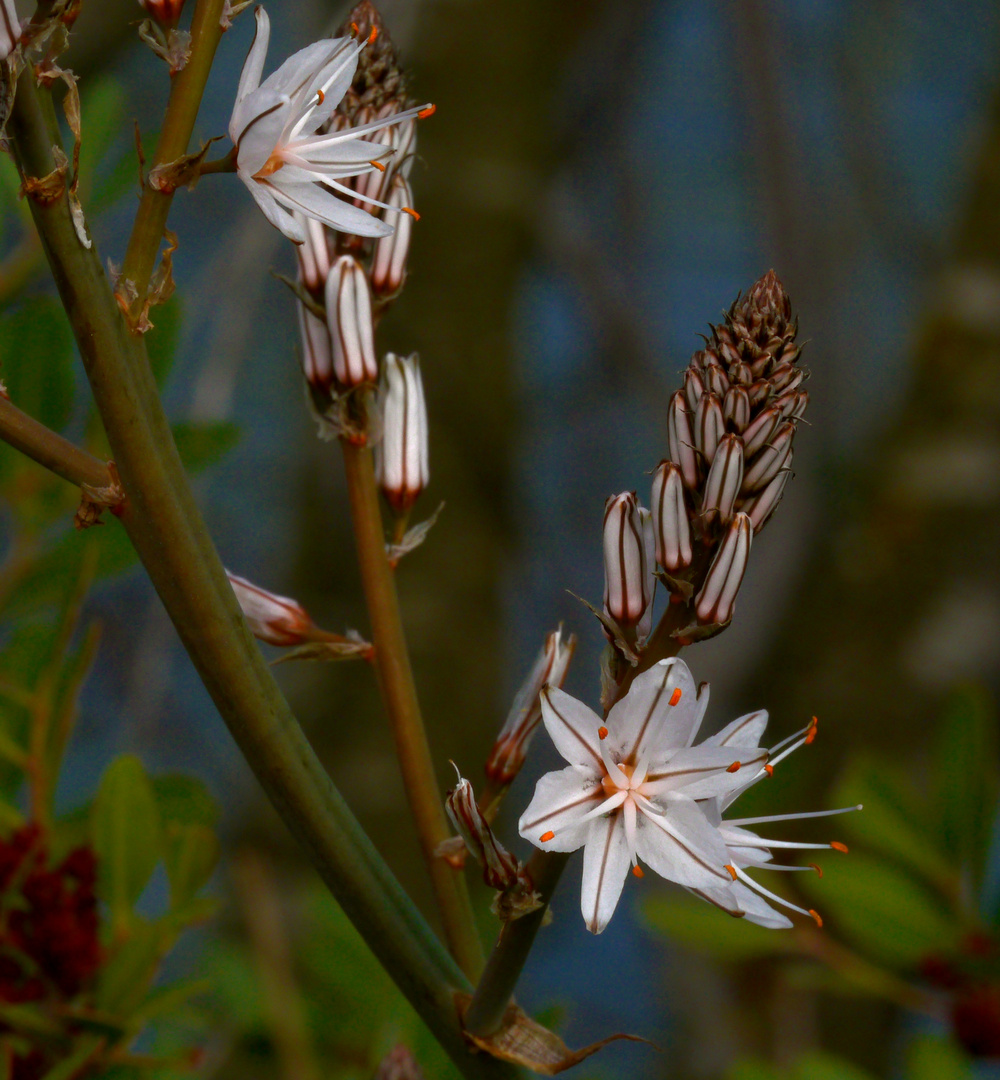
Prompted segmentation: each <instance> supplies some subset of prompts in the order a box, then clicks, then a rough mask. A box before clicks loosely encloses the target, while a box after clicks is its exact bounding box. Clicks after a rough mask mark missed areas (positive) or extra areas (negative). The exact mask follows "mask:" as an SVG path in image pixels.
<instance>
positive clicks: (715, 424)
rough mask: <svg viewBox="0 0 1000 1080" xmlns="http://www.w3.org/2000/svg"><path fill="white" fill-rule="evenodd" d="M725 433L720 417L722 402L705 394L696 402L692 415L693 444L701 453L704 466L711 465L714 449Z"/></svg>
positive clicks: (723, 422) (712, 395) (723, 418)
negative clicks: (696, 406) (696, 405)
mask: <svg viewBox="0 0 1000 1080" xmlns="http://www.w3.org/2000/svg"><path fill="white" fill-rule="evenodd" d="M725 433H726V420H725V417H724V416H723V415H722V402H721V401H720V400H719V398H718V397H717V396H716V395H715V394H706V395H705V396H704V397H703V398H702V399H701V401H699V402H698V408H697V411H696V412H695V414H694V442H695V446H697V447H698V449H699V450H700V451H701V453H702V456H703V457H704V459H705V464H706V465H711V464H712V458H714V457H715V448H716V447H717V446H718V445H719V440H720V439H721V438H722V436H723V435H725Z"/></svg>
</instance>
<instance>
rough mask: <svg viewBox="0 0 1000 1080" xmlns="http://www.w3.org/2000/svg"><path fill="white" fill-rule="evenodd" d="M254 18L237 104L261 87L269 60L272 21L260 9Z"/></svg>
mask: <svg viewBox="0 0 1000 1080" xmlns="http://www.w3.org/2000/svg"><path fill="white" fill-rule="evenodd" d="M254 17H255V18H256V20H257V26H256V29H255V30H254V35H253V42H252V43H251V45H250V51H249V52H248V53H247V58H246V60H244V61H243V71H242V73H241V74H240V85H239V87H238V89H237V91H236V101H237V103H238V102H240V101H242V100H243V99H244V98H245V97H246V96H247V95H248V94H252V93H253V92H254V90H256V89H257V87H258V86H260V77H261V75H262V74H263V73H264V60H265V59H266V58H267V43H268V41H270V38H271V20H270V19H269V18H268V17H267V12H266V11H265V10H264V9H263V8H262V7H259V8H257V10H256V11H255V12H254ZM234 141H235V140H234Z"/></svg>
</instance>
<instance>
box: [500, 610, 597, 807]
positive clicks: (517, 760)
mask: <svg viewBox="0 0 1000 1080" xmlns="http://www.w3.org/2000/svg"><path fill="white" fill-rule="evenodd" d="M575 650H576V635H575V634H570V636H569V637H568V638H565V639H564V638H563V632H562V627H561V626H560V627H559V629H558V630H555V631H553V633H551V634H549V635H548V637H546V639H545V645H544V647H543V648H542V651H541V652H540V653H539V655H538V659H537V660H536V661H535V664H534V667H532V669H531V671H530V673H529V674H528V677H527V679H525V680H524V682H523V683H522V684H521V688H520V689H519V690H518V692H517V694H516V695H515V696H514V701H513V703H512V704H511V707H510V712H509V713H508V714H507V719H506V720H505V721H504V724H503V727H502V728H501V729H500V734H499V735H498V736H497V740H496V742H495V743H494V744H493V749H492V751H491V752H490V756H489V760H488V761H487V762H486V775H487V777H488V778H489V779H490V780H491V781H492V782H493V784H495V785H496V786H497V787H498V788H502V787H506V786H507V785H508V784H509V783H510V782H511V781H512V780H513V779H514V777H515V776H517V774H518V772H519V771H520V769H521V766H522V765H523V764H524V759H525V756H526V754H527V752H528V745H529V743H530V742H531V740H532V737H533V736H534V734H535V732H536V731H537V730H538V726H539V724H540V723H541V720H542V702H541V698H540V697H539V695H540V694H541V692H542V687H543V686H555V687H557V688H558V687H561V686H562V684H563V682H564V681H565V679H566V673H567V671H568V670H569V663H570V661H571V660H572V659H573V653H574V651H575Z"/></svg>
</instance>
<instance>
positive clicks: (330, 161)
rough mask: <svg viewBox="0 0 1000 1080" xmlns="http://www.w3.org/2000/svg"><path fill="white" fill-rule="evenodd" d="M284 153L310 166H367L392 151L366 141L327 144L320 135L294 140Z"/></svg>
mask: <svg viewBox="0 0 1000 1080" xmlns="http://www.w3.org/2000/svg"><path fill="white" fill-rule="evenodd" d="M286 152H287V153H288V155H289V156H290V157H291V158H292V159H293V160H294V159H295V158H300V159H301V160H302V161H307V162H309V163H310V164H326V165H336V164H341V165H350V164H352V163H353V164H356V165H367V164H369V162H371V161H372V159H375V160H376V161H380V160H382V159H383V158H388V157H391V156H392V150H391V149H390V148H389V147H387V146H383V145H382V144H381V143H373V142H368V140H367V139H349V140H348V141H347V142H335V143H328V142H325V141H324V140H323V136H322V135H318V136H309V137H308V138H303V139H295V140H293V141H292V142H290V143H289V144H288V146H287V147H286ZM345 175H351V174H349V173H345Z"/></svg>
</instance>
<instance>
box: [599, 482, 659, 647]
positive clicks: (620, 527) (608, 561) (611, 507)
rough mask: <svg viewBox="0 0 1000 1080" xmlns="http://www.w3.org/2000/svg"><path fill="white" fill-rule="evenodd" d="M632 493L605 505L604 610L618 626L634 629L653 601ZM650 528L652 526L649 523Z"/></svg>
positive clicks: (622, 495) (644, 550)
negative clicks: (632, 627)
mask: <svg viewBox="0 0 1000 1080" xmlns="http://www.w3.org/2000/svg"><path fill="white" fill-rule="evenodd" d="M639 511H640V507H639V500H638V499H637V498H636V494H635V492H634V491H626V492H623V493H622V494H621V495H612V496H611V497H610V498H609V499H608V500H607V502H606V503H605V504H604V610H605V612H606V613H607V614H608V615H610V616H611V618H612V619H614V620H615V622H617V623H618V625H619V626H623V627H628V626H636V625H637V624H638V623H639V621H640V620H641V619H642V617H643V615H644V614H645V612H646V609H647V608H648V607H649V606H650V604H651V602H652V599H653V588H652V587H653V584H654V581H655V579H653V577H652V570H653V568H652V567H651V566H648V565H647V560H646V540H645V536H644V524H643V520H642V515H641V514H640V512H639ZM650 525H652V523H650Z"/></svg>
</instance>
